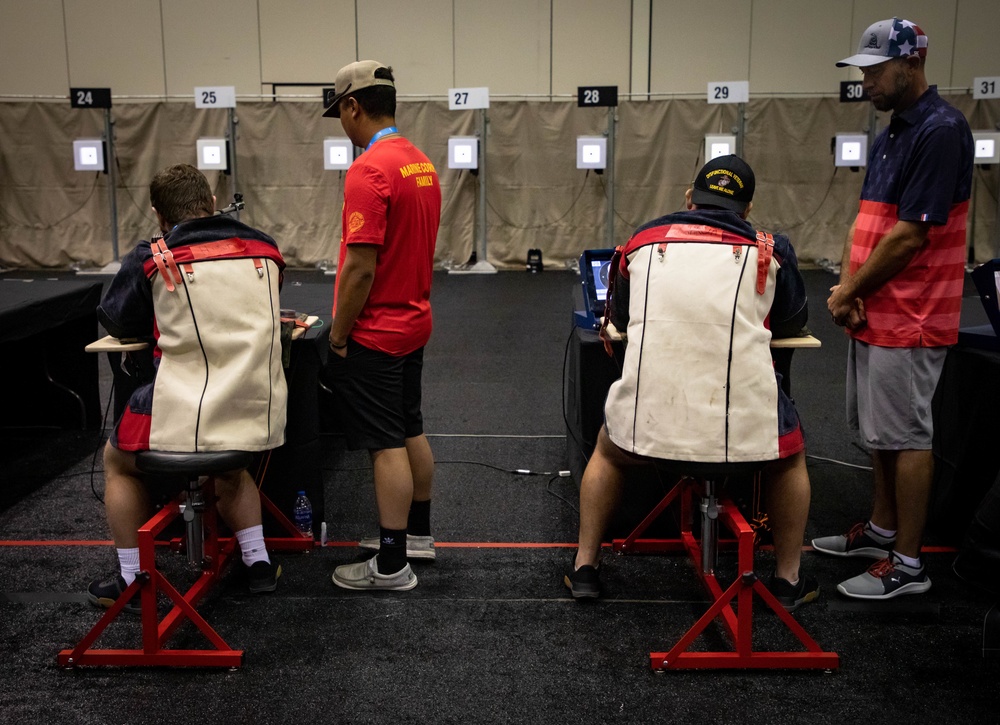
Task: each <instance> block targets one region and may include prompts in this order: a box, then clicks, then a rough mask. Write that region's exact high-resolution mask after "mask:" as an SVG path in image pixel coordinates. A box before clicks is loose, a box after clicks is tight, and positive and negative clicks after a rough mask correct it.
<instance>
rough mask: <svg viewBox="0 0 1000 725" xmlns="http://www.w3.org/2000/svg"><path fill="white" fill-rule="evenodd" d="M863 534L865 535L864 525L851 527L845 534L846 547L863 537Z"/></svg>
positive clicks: (858, 524) (859, 524)
mask: <svg viewBox="0 0 1000 725" xmlns="http://www.w3.org/2000/svg"><path fill="white" fill-rule="evenodd" d="M864 534H865V524H864V523H863V522H862V523H857V524H854V526H852V527H851V528H850V530H849V531H848V532H847V543H848V545H850V544H853V543H854V542H855V540H856V539H859V538H860V537H862V536H864Z"/></svg>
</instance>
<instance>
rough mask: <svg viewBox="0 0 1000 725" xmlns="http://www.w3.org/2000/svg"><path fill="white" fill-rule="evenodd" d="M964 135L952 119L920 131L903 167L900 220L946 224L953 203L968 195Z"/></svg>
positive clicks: (967, 155) (967, 164)
mask: <svg viewBox="0 0 1000 725" xmlns="http://www.w3.org/2000/svg"><path fill="white" fill-rule="evenodd" d="M965 135H966V134H964V133H963V129H961V128H960V127H959V125H958V124H954V123H953V124H948V125H939V126H936V127H934V128H933V129H931V130H929V131H928V132H927V133H924V134H921V136H920V138H919V139H918V141H917V143H916V144H914V147H913V151H912V153H911V154H910V158H909V159H908V160H907V162H906V163H905V164H904V166H903V170H902V179H901V188H900V192H901V193H900V196H899V218H900V219H901V220H903V221H908V222H921V221H922V222H930V223H931V224H938V225H940V224H945V223H946V222H947V221H948V212H949V211H950V210H951V206H952V204H955V203H956V202H959V201H964V200H965V199H968V198H969V196H968V191H967V189H968V184H967V183H963V182H964V181H965V180H964V178H963V177H964V176H965V175H966V174H967V171H968V167H969V166H970V164H969V150H970V149H967V148H966V146H967V143H966V140H965V138H964V136H965ZM970 138H971V137H970Z"/></svg>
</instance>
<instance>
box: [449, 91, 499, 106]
mask: <svg viewBox="0 0 1000 725" xmlns="http://www.w3.org/2000/svg"><path fill="white" fill-rule="evenodd" d="M489 107H490V89H489V88H486V87H485V86H484V87H482V88H449V89H448V110H449V111H465V110H468V109H470V108H489Z"/></svg>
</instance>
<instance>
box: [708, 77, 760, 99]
mask: <svg viewBox="0 0 1000 725" xmlns="http://www.w3.org/2000/svg"><path fill="white" fill-rule="evenodd" d="M749 100H750V81H716V82H714V83H709V84H708V102H709V103H746V102H747V101H749Z"/></svg>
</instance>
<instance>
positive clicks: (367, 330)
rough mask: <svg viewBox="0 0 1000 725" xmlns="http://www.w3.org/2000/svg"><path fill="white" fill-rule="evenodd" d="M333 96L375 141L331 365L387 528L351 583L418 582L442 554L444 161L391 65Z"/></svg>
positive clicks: (348, 192)
mask: <svg viewBox="0 0 1000 725" xmlns="http://www.w3.org/2000/svg"><path fill="white" fill-rule="evenodd" d="M335 93H336V95H335V96H334V98H333V103H332V104H331V105H330V107H329V108H328V109H327V110H326V112H325V113H324V114H323V115H324V116H329V117H333V118H339V119H340V123H341V125H342V126H343V127H344V133H346V134H347V136H348V138H350V139H351V142H352V143H353V144H354V145H355V146H358V147H360V148H363V149H365V151H364V153H363V154H361V156H359V157H358V158H357V159H355V161H354V163H353V164H352V165H351V168H350V169H349V170H348V172H347V176H346V179H345V181H344V209H343V214H342V223H343V232H342V237H341V240H340V255H339V259H338V263H337V283H336V289H335V291H334V298H333V323H332V325H331V326H330V353H329V356H328V359H327V363H326V366H325V367H324V369H323V371H322V379H323V382H324V384H325V385H326V386H327V387H328V388H329V389H330V390H331V391H332V392H333V395H334V399H335V403H336V406H337V409H338V411H339V414H340V415H341V417H342V419H343V424H344V426H343V427H344V430H345V431H346V434H347V442H348V446H349V447H350V448H351V449H353V450H368V452H369V453H370V455H371V459H372V470H373V473H374V478H375V499H376V503H377V507H378V516H379V526H380V532H379V538H378V540H377V541H376V540H374V539H368V540H364V541H362V542H361V546H362V547H363V548H373V549H377V550H378V554H376V555H375V556H374V557H372V558H371V559H368V560H367V561H362V562H359V563H356V564H346V565H344V566H339V567H337V569H336V570H335V571H334V573H333V583H334V584H336V585H337V586H339V587H343V588H345V589H380V590H408V589H412V588H413V587H415V586H416V585H417V577H416V575H414V573H413V571H412V569H411V568H410V565H409V563H407V559H408V558H410V559H434V557H435V551H434V538H433V537H432V536H431V533H430V504H431V484H432V479H433V475H434V457H433V455H432V453H431V449H430V445H429V444H428V442H427V438H426V436H425V435H424V430H423V417H422V415H421V412H420V378H421V370H422V367H423V353H424V345H426V344H427V340H428V339H429V338H430V335H431V306H430V292H431V276H432V272H433V267H434V246H435V244H436V242H437V231H438V224H439V222H440V218H441V185H440V183H439V182H438V176H437V172H436V171H435V169H434V165H433V164H432V163H431V162H430V161H429V160H428V158H427V157H426V156H425V155H424V154H423V152H421V151H420V149H418V148H417V147H416V146H414V145H413V144H412V143H410V142H409V141H408V140H407V139H405V138H404V137H403V136H402V135H401V134H400V132H399V130H398V129H397V128H396V122H395V115H396V87H395V85H394V78H393V75H392V68H389V67H386V66H384V65H382V64H381V63H379V62H378V61H374V60H362V61H358V62H355V63H351V64H350V65H347V66H344V67H343V68H341V69H340V71H339V72H338V73H337V78H336V82H335Z"/></svg>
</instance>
